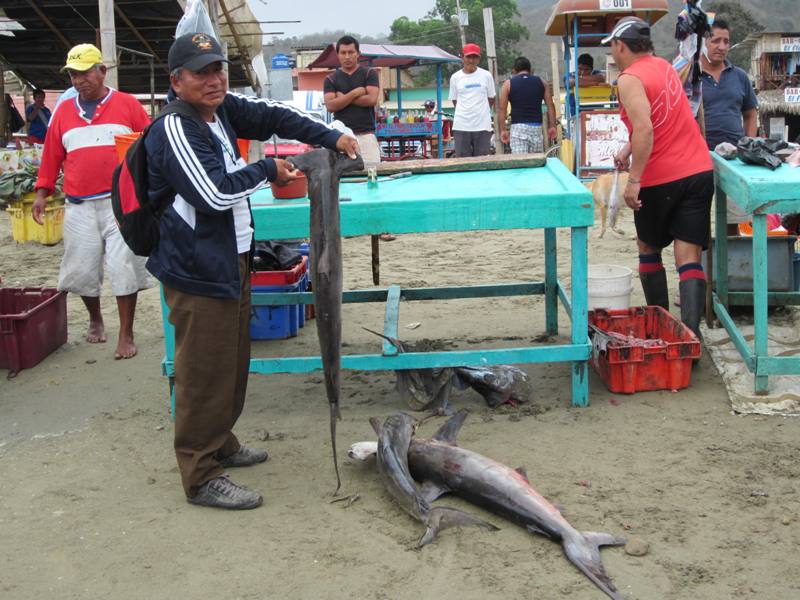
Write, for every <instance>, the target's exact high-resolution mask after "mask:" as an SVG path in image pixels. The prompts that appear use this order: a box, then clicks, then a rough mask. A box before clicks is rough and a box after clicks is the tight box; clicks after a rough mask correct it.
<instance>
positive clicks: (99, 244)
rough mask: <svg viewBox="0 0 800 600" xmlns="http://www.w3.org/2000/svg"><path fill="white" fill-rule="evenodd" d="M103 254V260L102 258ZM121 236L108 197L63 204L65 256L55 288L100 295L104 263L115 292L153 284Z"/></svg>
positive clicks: (124, 292) (120, 293) (125, 292)
mask: <svg viewBox="0 0 800 600" xmlns="http://www.w3.org/2000/svg"><path fill="white" fill-rule="evenodd" d="M104 258H105V261H104V260H103V259H104ZM146 261H147V259H146V258H144V257H142V256H136V255H135V254H134V253H133V252H132V251H131V249H130V248H128V246H127V244H125V240H123V239H122V234H121V233H120V232H119V228H118V227H117V222H116V221H115V220H114V212H113V211H112V209H111V199H110V198H102V199H99V200H87V201H85V202H83V203H81V204H72V203H71V202H65V204H64V257H63V258H62V259H61V270H60V271H59V274H58V289H59V290H61V291H63V292H71V293H73V294H78V295H79V296H88V297H93V298H96V297H99V296H100V292H101V290H102V288H103V263H104V262H105V268H106V269H107V271H108V277H109V279H110V280H111V293H112V294H113V295H114V296H128V295H130V294H135V293H136V292H138V291H139V290H144V289H147V288H149V287H152V286H153V280H152V278H151V277H150V275H149V273H148V272H147V270H146V269H145V267H144V264H145V262H146Z"/></svg>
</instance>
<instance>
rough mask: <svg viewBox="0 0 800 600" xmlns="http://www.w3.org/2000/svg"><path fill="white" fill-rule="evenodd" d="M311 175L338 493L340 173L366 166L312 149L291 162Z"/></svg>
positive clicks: (317, 302)
mask: <svg viewBox="0 0 800 600" xmlns="http://www.w3.org/2000/svg"><path fill="white" fill-rule="evenodd" d="M291 162H292V164H294V165H295V166H296V167H297V168H298V169H300V170H301V171H302V172H303V173H304V174H305V176H306V177H307V178H308V198H309V200H310V201H311V221H310V226H311V227H310V228H311V248H310V251H311V264H313V265H314V269H313V271H312V274H311V281H312V285H313V289H314V309H315V311H316V316H317V319H316V320H317V337H319V346H320V355H321V357H322V369H323V371H324V373H325V391H326V393H327V395H328V403H329V405H330V425H331V447H332V450H333V467H334V469H335V471H336V492H338V491H339V488H340V487H341V486H342V480H341V477H340V476H339V463H338V461H337V458H336V419H341V418H342V417H341V414H340V413H339V381H340V372H341V358H342V236H341V223H340V221H339V177H340V176H341V174H342V173H344V172H345V171H352V170H356V169H363V168H364V162H363V160H362V159H361V157H358V158H356V159H352V158H348V157H347V156H346V155H344V154H339V153H338V152H333V151H331V150H325V149H320V150H313V151H311V152H307V153H305V154H301V155H299V156H295V157H293V158H292V160H291Z"/></svg>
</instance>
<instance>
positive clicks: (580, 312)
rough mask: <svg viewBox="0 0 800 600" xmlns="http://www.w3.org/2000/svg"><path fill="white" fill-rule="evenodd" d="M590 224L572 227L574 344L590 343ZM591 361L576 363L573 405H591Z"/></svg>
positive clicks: (574, 364) (573, 376)
mask: <svg viewBox="0 0 800 600" xmlns="http://www.w3.org/2000/svg"><path fill="white" fill-rule="evenodd" d="M588 231H589V229H588V227H573V228H572V343H573V344H588V343H589V309H588V306H589V293H588V290H587V287H588V273H587V270H588V256H589V251H588V247H589V242H588V240H589V236H588ZM587 367H588V362H587V361H585V360H582V361H576V362H573V363H572V406H589V376H588V372H587Z"/></svg>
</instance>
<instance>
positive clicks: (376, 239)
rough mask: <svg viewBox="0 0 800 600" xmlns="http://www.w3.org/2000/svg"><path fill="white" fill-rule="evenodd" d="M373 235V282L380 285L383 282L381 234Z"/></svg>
mask: <svg viewBox="0 0 800 600" xmlns="http://www.w3.org/2000/svg"><path fill="white" fill-rule="evenodd" d="M371 237H372V283H373V284H374V285H380V282H381V247H380V239H381V236H379V235H373V236H371Z"/></svg>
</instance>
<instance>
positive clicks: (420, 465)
mask: <svg viewBox="0 0 800 600" xmlns="http://www.w3.org/2000/svg"><path fill="white" fill-rule="evenodd" d="M466 416H467V413H466V411H460V412H459V413H457V414H456V415H455V416H453V417H452V418H450V419H449V420H448V421H447V422H446V423H445V424H444V425H443V426H442V427H441V428H440V429H439V430H438V431H437V432H436V433H435V434H434V435H433V437H432V438H431V439H420V438H413V439H412V440H411V443H410V444H409V447H408V466H409V471H410V473H411V475H412V476H413V478H414V480H415V481H418V482H421V485H422V489H425V490H426V498H427V499H428V500H429V501H433V500H434V499H436V498H437V497H439V496H441V495H442V494H446V493H449V492H452V493H454V494H456V495H457V496H459V497H460V498H463V499H464V500H467V501H468V502H471V503H473V504H476V505H478V506H480V507H482V508H485V509H486V510H488V511H490V512H493V513H495V514H497V515H500V516H502V517H504V518H506V519H508V520H510V521H513V522H514V523H516V524H518V525H520V526H522V527H525V528H526V529H527V530H528V531H529V532H530V533H535V534H540V535H543V536H545V537H547V538H549V539H551V540H553V541H555V542H559V543H560V544H561V546H562V548H563V550H564V554H566V556H567V558H568V559H569V560H570V562H572V563H573V564H574V565H575V566H576V567H577V568H578V569H579V570H580V571H581V572H582V573H583V574H584V575H586V577H588V578H589V579H590V580H591V581H592V582H594V584H595V585H596V586H597V587H598V588H600V589H601V590H602V591H603V592H604V593H605V594H606V595H608V596H609V597H610V598H613V599H614V600H623V597H622V596H621V595H620V593H619V591H618V590H617V588H616V587H615V586H614V583H613V582H612V581H611V578H610V577H609V576H608V574H607V573H606V571H605V567H604V566H603V563H602V560H601V558H600V550H599V549H600V546H618V545H622V544H624V543H625V540H624V539H622V538H617V537H615V536H613V535H611V534H609V533H599V532H594V531H578V530H577V529H575V528H574V527H573V526H572V525H571V524H570V523H569V522H568V521H567V520H566V519H565V518H564V516H563V515H562V514H561V511H560V510H559V509H558V508H556V507H555V506H554V505H553V504H552V503H550V502H549V501H548V500H547V499H546V498H544V497H543V496H542V495H541V494H540V493H539V492H538V491H536V489H535V488H534V487H533V486H532V485H531V483H530V481H529V480H528V476H527V474H526V473H525V471H524V469H522V468H518V469H511V468H509V467H507V466H506V465H504V464H501V463H499V462H497V461H495V460H492V459H491V458H488V457H486V456H483V455H481V454H478V453H477V452H473V451H471V450H467V449H465V448H461V447H459V446H457V445H456V438H457V436H458V432H459V431H460V429H461V426H462V425H463V423H464V419H466ZM379 447H380V442H378V443H377V444H376V443H375V442H359V443H357V444H354V445H353V446H351V447H350V451H349V452H348V455H349V456H350V457H351V458H355V459H358V460H366V459H367V458H368V457H369V456H371V455H373V454H375V453H378V455H379V456H380V453H379Z"/></svg>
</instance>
